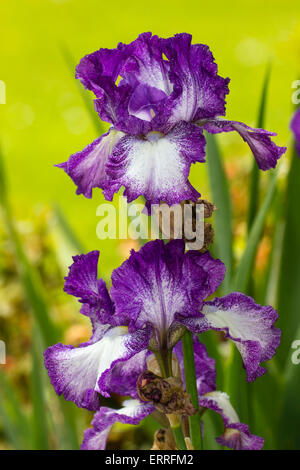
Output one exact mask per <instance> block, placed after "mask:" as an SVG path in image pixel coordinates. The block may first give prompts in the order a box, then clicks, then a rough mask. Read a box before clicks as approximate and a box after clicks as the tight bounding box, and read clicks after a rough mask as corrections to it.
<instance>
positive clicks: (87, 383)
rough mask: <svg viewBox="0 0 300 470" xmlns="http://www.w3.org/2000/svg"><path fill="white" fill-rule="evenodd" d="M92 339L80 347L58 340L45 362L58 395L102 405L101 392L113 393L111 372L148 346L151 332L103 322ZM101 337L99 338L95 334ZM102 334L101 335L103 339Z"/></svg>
mask: <svg viewBox="0 0 300 470" xmlns="http://www.w3.org/2000/svg"><path fill="white" fill-rule="evenodd" d="M101 332H102V335H100V334H99V333H98V332H96V334H94V335H93V337H92V339H91V340H90V341H89V342H87V343H83V344H81V345H80V346H79V347H78V348H74V347H73V346H65V345H63V344H60V343H59V344H56V345H54V346H51V347H50V348H48V349H47V350H46V351H45V353H44V355H45V366H46V369H47V370H48V374H49V377H50V379H51V383H52V385H53V387H54V389H55V391H56V393H57V394H58V395H61V394H63V396H64V397H65V399H66V400H71V401H73V402H74V403H75V404H76V405H77V406H79V407H81V408H87V409H89V410H96V409H97V408H98V398H97V392H98V393H101V394H102V395H104V396H109V395H110V393H111V392H112V390H111V389H110V374H111V373H112V371H113V368H114V367H115V366H116V365H117V364H118V363H119V362H124V361H128V360H129V359H131V358H132V357H133V356H135V355H136V354H138V353H139V352H140V351H142V350H144V349H147V346H148V343H149V340H150V332H149V331H146V330H140V331H137V332H135V333H133V334H128V329H127V328H126V327H115V328H111V327H110V325H106V326H102V330H101ZM95 336H96V337H97V341H95V340H94V339H93V338H94V337H95ZM100 336H102V337H101V339H100Z"/></svg>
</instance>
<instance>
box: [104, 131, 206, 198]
mask: <svg viewBox="0 0 300 470" xmlns="http://www.w3.org/2000/svg"><path fill="white" fill-rule="evenodd" d="M196 161H198V162H204V161H205V139H204V136H203V134H202V131H201V130H200V128H198V127H197V126H194V125H192V124H188V123H184V122H182V123H180V124H178V125H177V126H175V127H174V128H173V129H172V131H170V133H169V134H167V135H162V134H160V133H150V134H148V135H147V136H146V138H144V137H142V136H129V135H127V136H125V137H123V138H122V139H121V140H120V141H119V142H118V144H117V145H116V146H115V147H114V150H113V153H112V155H111V156H110V157H109V159H108V162H107V165H106V172H107V174H108V175H109V177H110V178H111V182H110V185H107V189H106V190H105V196H106V197H107V198H108V199H112V197H113V194H114V193H115V192H117V191H118V190H119V188H120V187H121V186H124V187H125V192H124V195H125V196H127V198H128V201H129V202H130V201H133V200H134V199H136V198H138V197H139V196H145V198H146V200H147V203H148V204H155V203H159V202H160V201H165V202H166V203H167V204H169V205H172V204H176V203H179V202H180V201H182V200H183V199H192V200H196V199H197V198H198V196H199V193H198V192H197V191H196V190H195V189H194V188H193V187H192V186H191V184H190V183H189V181H188V176H189V171H190V166H191V164H192V163H195V162H196Z"/></svg>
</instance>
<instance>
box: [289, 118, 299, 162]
mask: <svg viewBox="0 0 300 470" xmlns="http://www.w3.org/2000/svg"><path fill="white" fill-rule="evenodd" d="M290 127H291V130H292V132H293V134H294V138H295V141H296V142H295V143H296V149H297V152H298V154H299V155H300V109H297V111H296V112H295V113H294V115H293V117H292V120H291V126H290Z"/></svg>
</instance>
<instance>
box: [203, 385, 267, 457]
mask: <svg viewBox="0 0 300 470" xmlns="http://www.w3.org/2000/svg"><path fill="white" fill-rule="evenodd" d="M199 405H200V406H202V407H204V408H210V409H211V410H213V411H215V412H217V413H219V414H220V415H221V416H222V418H223V422H224V428H225V432H224V434H223V435H222V436H220V437H218V438H217V439H216V440H217V442H218V443H219V444H221V445H223V446H226V447H229V448H230V449H235V450H260V449H261V448H262V446H263V445H264V439H263V438H262V437H259V436H255V435H254V434H251V433H250V431H249V428H248V426H247V425H246V424H243V423H241V422H240V420H239V417H238V415H237V414H236V412H235V410H234V408H233V407H232V405H231V403H230V401H229V397H228V395H227V394H226V393H223V392H218V391H216V392H211V393H208V394H206V395H205V396H202V397H200V399H199Z"/></svg>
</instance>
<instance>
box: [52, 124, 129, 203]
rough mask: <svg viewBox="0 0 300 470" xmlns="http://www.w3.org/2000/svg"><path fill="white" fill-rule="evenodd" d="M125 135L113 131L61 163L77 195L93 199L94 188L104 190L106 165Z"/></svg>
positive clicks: (60, 166)
mask: <svg viewBox="0 0 300 470" xmlns="http://www.w3.org/2000/svg"><path fill="white" fill-rule="evenodd" d="M123 135H124V134H123V133H122V132H117V131H115V130H111V131H109V132H107V133H106V134H103V135H102V136H101V137H99V138H98V139H96V140H95V141H94V142H92V143H91V144H89V145H88V146H87V147H85V149H83V150H82V151H81V152H78V153H74V154H73V155H71V157H70V158H69V160H68V161H66V162H64V163H60V164H59V165H56V166H58V167H59V168H62V169H63V170H64V171H65V172H66V173H67V174H68V175H69V176H70V178H71V179H72V180H73V181H74V183H75V184H76V186H77V191H76V193H77V194H83V195H84V196H85V197H87V198H91V197H92V189H93V188H103V187H105V183H106V181H107V175H106V172H105V165H106V162H107V159H108V157H109V155H110V154H111V152H112V149H113V147H114V145H116V143H117V142H118V141H119V140H120V139H121V137H122V136H123Z"/></svg>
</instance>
